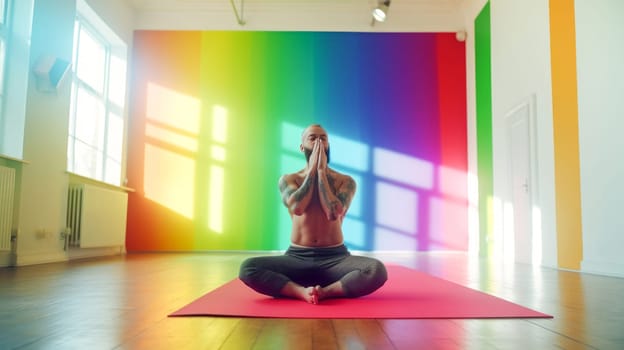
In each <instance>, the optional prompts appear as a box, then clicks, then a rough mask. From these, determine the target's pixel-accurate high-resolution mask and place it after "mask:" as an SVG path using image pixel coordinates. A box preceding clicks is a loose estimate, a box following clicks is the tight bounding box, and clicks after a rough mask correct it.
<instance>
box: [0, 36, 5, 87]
mask: <svg viewBox="0 0 624 350" xmlns="http://www.w3.org/2000/svg"><path fill="white" fill-rule="evenodd" d="M5 59H6V45H5V41H4V38H2V37H0V95H4V93H3V92H4V62H5Z"/></svg>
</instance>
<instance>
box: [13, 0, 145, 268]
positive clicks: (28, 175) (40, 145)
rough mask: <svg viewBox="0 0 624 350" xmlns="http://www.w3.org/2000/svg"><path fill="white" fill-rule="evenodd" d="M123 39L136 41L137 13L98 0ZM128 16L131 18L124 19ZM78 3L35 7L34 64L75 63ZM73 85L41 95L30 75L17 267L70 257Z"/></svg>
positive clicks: (58, 1) (51, 0)
mask: <svg viewBox="0 0 624 350" xmlns="http://www.w3.org/2000/svg"><path fill="white" fill-rule="evenodd" d="M92 2H93V3H94V5H97V6H98V9H99V10H100V11H102V13H103V14H106V15H107V16H109V17H108V18H106V17H104V16H103V15H100V16H101V17H102V19H104V20H105V21H106V22H107V23H109V25H110V26H111V27H112V29H113V30H115V31H116V32H117V35H118V36H119V37H121V38H123V39H125V40H131V38H132V27H133V23H132V19H133V15H132V13H133V12H132V9H131V8H129V7H128V6H127V5H125V3H124V2H122V1H110V2H109V1H102V0H92ZM118 14H125V15H118ZM75 15H76V0H37V1H36V2H35V7H34V19H33V27H32V34H33V36H32V43H31V47H30V62H36V60H37V59H38V58H39V57H40V56H41V55H54V56H56V57H58V58H61V59H65V60H68V61H71V57H72V46H73V29H74V18H75ZM70 85H71V84H70V83H69V80H67V81H66V82H65V84H64V85H62V86H61V87H60V88H59V90H58V91H56V92H41V91H39V90H38V89H37V84H36V81H35V78H34V75H33V74H30V79H29V81H28V90H27V101H26V120H25V128H24V151H23V159H25V160H26V161H28V162H29V164H26V165H24V166H23V168H22V170H23V171H22V184H21V191H20V193H18V194H17V195H18V196H20V206H19V209H18V211H19V212H18V220H17V222H16V223H14V226H15V227H17V228H18V229H19V231H18V235H17V250H16V256H15V257H14V260H15V261H14V262H13V263H14V264H17V265H27V264H36V263H45V262H52V261H63V260H67V259H68V255H67V253H66V252H65V251H64V250H63V241H62V240H61V239H60V233H61V232H62V231H63V229H64V228H65V213H66V201H67V188H68V182H69V178H68V176H69V175H68V174H67V172H66V170H67V166H66V164H67V136H68V123H69V104H70V90H71V86H70Z"/></svg>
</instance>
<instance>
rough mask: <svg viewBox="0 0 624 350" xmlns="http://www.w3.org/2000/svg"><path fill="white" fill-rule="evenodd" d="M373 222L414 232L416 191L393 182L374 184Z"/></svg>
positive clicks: (416, 216)
mask: <svg viewBox="0 0 624 350" xmlns="http://www.w3.org/2000/svg"><path fill="white" fill-rule="evenodd" d="M375 193H376V196H375V198H376V200H375V208H376V209H375V222H376V224H378V225H383V226H386V227H388V228H391V229H394V230H399V231H402V232H409V233H412V234H414V235H415V234H416V232H417V230H418V193H416V192H414V191H411V190H408V189H406V188H404V187H399V186H396V185H393V184H389V183H385V182H378V183H377V185H376V190H375Z"/></svg>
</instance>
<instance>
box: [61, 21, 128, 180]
mask: <svg viewBox="0 0 624 350" xmlns="http://www.w3.org/2000/svg"><path fill="white" fill-rule="evenodd" d="M91 17H93V14H83V13H81V12H80V11H77V14H76V18H75V22H74V51H73V54H72V90H71V101H70V113H69V125H68V144H67V169H68V172H70V173H73V174H76V175H79V176H82V177H87V178H90V179H93V180H96V181H100V182H104V183H108V184H111V185H114V186H122V185H125V180H122V179H123V178H124V170H125V166H124V161H125V139H126V138H125V133H126V128H127V116H126V113H125V110H126V98H125V96H126V92H127V91H125V90H126V89H127V61H125V57H124V63H125V67H124V71H123V73H124V77H123V80H122V81H123V88H124V94H123V95H124V99H123V100H122V101H119V103H118V101H114V100H113V98H112V97H111V89H112V87H111V80H113V78H111V62H112V59H111V58H112V56H113V53H114V52H115V50H116V46H115V45H116V42H118V41H119V40H118V39H117V40H111V39H110V38H107V35H106V33H107V32H108V33H110V32H111V30H110V28H108V27H107V26H106V25H105V24H103V23H93V22H92V21H91ZM102 26H104V27H105V28H100V27H102ZM81 35H89V36H90V38H91V39H92V40H94V41H95V42H96V43H97V44H98V45H99V46H100V47H102V48H103V54H104V60H103V67H102V69H103V72H102V74H103V76H104V79H103V82H102V83H103V86H102V87H101V91H99V90H98V87H95V86H92V85H91V84H90V83H89V82H87V81H86V80H84V79H82V77H80V76H79V70H80V67H81V62H80V59H79V57H80V49H81V47H80V45H81V42H82V43H84V41H83V40H84V39H82V38H81ZM125 50H126V48H125V46H124V52H125ZM81 94H87V95H88V96H89V97H91V98H94V100H95V101H96V104H98V105H99V106H101V111H97V112H96V113H101V117H102V120H101V121H100V122H99V123H100V125H101V128H102V129H103V130H101V131H97V130H94V131H95V132H96V133H97V132H101V135H99V137H97V136H96V137H95V139H96V140H97V141H96V142H93V143H92V142H89V141H88V140H84V139H82V138H81V137H80V135H79V133H78V132H77V126H78V122H79V121H81V119H82V118H84V114H82V113H81V112H80V111H79V109H78V107H79V105H80V103H81V101H82V102H83V103H84V99H81V98H80V95H81ZM96 109H97V107H96ZM83 113H84V112H83ZM88 114H89V113H88ZM90 115H93V114H92V113H91V114H90ZM115 117H117V118H120V119H121V122H122V125H121V130H120V131H118V132H119V133H118V134H117V133H116V134H117V135H116V136H118V137H117V139H118V140H119V141H120V142H121V144H120V145H117V147H114V149H113V148H111V147H110V137H109V136H110V134H111V133H112V132H113V131H112V130H111V128H113V127H114V126H113V125H114V123H112V120H113V118H115ZM82 121H83V123H84V122H85V120H84V119H82ZM117 126H119V124H118V123H117ZM94 128H98V127H97V126H95V127H94ZM77 146H78V147H83V146H86V147H87V148H89V149H90V151H89V152H87V153H88V154H89V159H88V161H86V163H87V164H88V165H87V167H86V168H85V167H83V166H81V163H80V162H81V160H80V159H79V156H80V155H78V156H77V153H76V150H77ZM113 152H114V154H112V153H113ZM83 161H84V160H83ZM83 164H85V163H83ZM111 166H113V167H114V169H111ZM85 169H86V170H85ZM113 171H114V173H111V172H113Z"/></svg>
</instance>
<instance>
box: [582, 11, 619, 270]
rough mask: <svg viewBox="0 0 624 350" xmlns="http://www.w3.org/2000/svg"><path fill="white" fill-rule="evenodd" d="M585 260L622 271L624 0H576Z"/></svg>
mask: <svg viewBox="0 0 624 350" xmlns="http://www.w3.org/2000/svg"><path fill="white" fill-rule="evenodd" d="M575 13H576V39H577V42H576V43H577V46H576V50H577V72H578V73H577V78H578V103H579V146H580V149H579V152H580V167H581V208H582V212H583V217H582V220H583V262H582V264H581V269H582V270H583V271H587V272H595V273H601V274H608V275H618V276H624V259H623V258H622V248H623V247H624V234H623V233H624V181H623V179H624V157H623V155H624V137H623V134H624V95H623V93H624V66H623V63H624V39H623V38H624V25H623V24H622V23H623V22H622V19H623V18H624V1H621V0H601V1H587V0H577V1H576V4H575Z"/></svg>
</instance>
